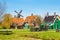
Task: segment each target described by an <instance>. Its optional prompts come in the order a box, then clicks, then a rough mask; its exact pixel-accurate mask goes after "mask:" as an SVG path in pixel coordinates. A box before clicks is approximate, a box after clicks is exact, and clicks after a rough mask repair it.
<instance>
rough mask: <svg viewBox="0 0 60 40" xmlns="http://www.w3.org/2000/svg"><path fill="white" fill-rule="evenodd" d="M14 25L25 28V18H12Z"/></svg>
mask: <svg viewBox="0 0 60 40" xmlns="http://www.w3.org/2000/svg"><path fill="white" fill-rule="evenodd" d="M12 25H14V27H15V26H17V28H23V25H24V19H23V18H12Z"/></svg>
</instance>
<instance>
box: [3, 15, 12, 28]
mask: <svg viewBox="0 0 60 40" xmlns="http://www.w3.org/2000/svg"><path fill="white" fill-rule="evenodd" d="M11 20H12V16H11V14H5V15H4V18H3V21H2V25H3V27H6V28H10V25H11V24H12V22H11Z"/></svg>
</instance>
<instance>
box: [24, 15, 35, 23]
mask: <svg viewBox="0 0 60 40" xmlns="http://www.w3.org/2000/svg"><path fill="white" fill-rule="evenodd" d="M34 19H35V16H27V17H26V19H25V22H33V21H34Z"/></svg>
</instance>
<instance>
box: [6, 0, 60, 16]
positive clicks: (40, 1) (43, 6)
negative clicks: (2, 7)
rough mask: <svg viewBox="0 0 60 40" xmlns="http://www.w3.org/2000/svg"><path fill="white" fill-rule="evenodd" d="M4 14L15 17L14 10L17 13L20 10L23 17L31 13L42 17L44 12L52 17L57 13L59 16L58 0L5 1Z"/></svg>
mask: <svg viewBox="0 0 60 40" xmlns="http://www.w3.org/2000/svg"><path fill="white" fill-rule="evenodd" d="M5 1H6V12H7V13H11V14H12V15H16V13H15V12H14V10H17V11H18V12H19V11H20V10H21V9H22V10H23V12H22V15H23V16H24V17H26V16H28V15H31V13H33V14H34V15H35V14H38V15H41V16H42V17H44V16H45V15H46V12H49V13H50V15H53V13H54V12H57V14H58V15H60V0H5Z"/></svg>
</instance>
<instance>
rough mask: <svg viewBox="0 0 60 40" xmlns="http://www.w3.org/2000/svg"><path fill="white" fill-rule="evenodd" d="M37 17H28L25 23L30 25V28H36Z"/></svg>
mask: <svg viewBox="0 0 60 40" xmlns="http://www.w3.org/2000/svg"><path fill="white" fill-rule="evenodd" d="M35 18H36V17H35V16H27V17H26V19H25V23H28V25H29V26H30V27H32V26H34V24H33V22H34V20H35Z"/></svg>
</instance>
